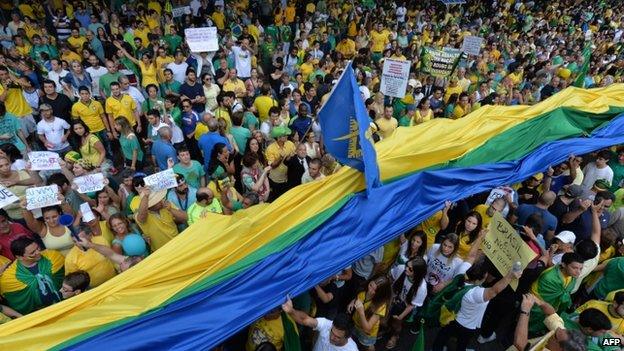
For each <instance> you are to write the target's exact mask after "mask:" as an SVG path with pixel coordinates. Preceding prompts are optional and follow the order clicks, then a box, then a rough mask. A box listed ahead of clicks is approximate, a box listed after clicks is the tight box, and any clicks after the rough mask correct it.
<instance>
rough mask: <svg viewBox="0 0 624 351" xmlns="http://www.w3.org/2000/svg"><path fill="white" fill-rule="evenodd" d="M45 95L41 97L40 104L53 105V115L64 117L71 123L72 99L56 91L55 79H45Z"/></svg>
mask: <svg viewBox="0 0 624 351" xmlns="http://www.w3.org/2000/svg"><path fill="white" fill-rule="evenodd" d="M43 92H44V93H45V95H44V96H42V97H41V101H40V104H48V105H50V106H52V115H54V116H55V117H58V118H62V119H64V120H65V121H67V123H71V108H72V104H73V103H72V101H71V100H70V99H69V98H68V97H67V95H65V94H59V93H57V92H56V83H55V82H54V81H53V80H49V79H46V80H44V81H43Z"/></svg>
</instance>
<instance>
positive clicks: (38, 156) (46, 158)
mask: <svg viewBox="0 0 624 351" xmlns="http://www.w3.org/2000/svg"><path fill="white" fill-rule="evenodd" d="M60 160H61V158H60V156H59V154H57V153H56V152H51V151H33V152H29V153H28V162H30V169H31V170H33V171H45V170H51V169H61V164H60Z"/></svg>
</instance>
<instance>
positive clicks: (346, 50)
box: [336, 37, 356, 59]
mask: <svg viewBox="0 0 624 351" xmlns="http://www.w3.org/2000/svg"><path fill="white" fill-rule="evenodd" d="M336 51H338V52H339V53H341V54H342V56H344V58H346V59H351V58H353V56H355V54H356V50H355V42H354V41H353V40H351V39H349V38H347V37H344V38H342V40H341V41H340V42H339V43H338V45H336Z"/></svg>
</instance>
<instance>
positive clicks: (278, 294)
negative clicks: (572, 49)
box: [70, 114, 624, 350]
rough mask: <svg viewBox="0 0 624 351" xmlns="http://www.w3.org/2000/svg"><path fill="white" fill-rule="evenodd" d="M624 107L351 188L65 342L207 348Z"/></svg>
mask: <svg viewBox="0 0 624 351" xmlns="http://www.w3.org/2000/svg"><path fill="white" fill-rule="evenodd" d="M622 116H624V114H622V115H619V116H618V117H616V118H615V119H614V120H613V121H612V122H610V123H609V124H607V125H606V126H604V127H602V128H600V129H597V130H595V131H594V132H593V133H592V135H591V136H590V138H573V139H568V140H562V141H555V142H549V143H546V144H544V145H542V146H541V147H539V148H538V149H536V150H535V151H533V152H532V153H531V154H529V155H527V156H526V157H524V158H522V159H521V160H517V161H513V162H501V163H496V164H487V165H480V166H476V167H470V168H462V169H445V170H433V171H424V172H420V173H416V174H413V175H411V176H408V177H405V178H402V179H400V180H398V181H396V182H393V183H390V184H387V185H384V186H383V187H381V188H377V189H373V190H372V191H371V192H370V193H369V196H368V198H367V197H366V196H365V195H364V193H360V194H356V196H354V197H353V198H352V199H351V200H350V201H349V202H348V203H347V204H346V205H345V206H344V207H343V208H342V209H341V210H340V211H339V212H337V213H336V214H335V215H334V216H333V217H332V218H330V219H329V220H328V221H327V222H326V223H324V224H323V225H322V226H321V227H320V228H318V229H317V230H315V231H314V232H312V233H311V234H310V235H308V236H306V237H305V238H304V239H303V240H301V241H299V242H297V243H296V244H294V245H293V246H291V247H289V248H288V249H286V250H284V251H282V252H279V253H276V254H273V255H270V256H268V257H267V258H265V259H264V260H263V261H261V262H259V263H258V264H257V265H255V266H254V267H252V268H250V269H249V270H247V271H245V272H244V273H242V274H240V275H238V276H236V277H234V278H232V279H230V280H228V281H225V282H223V283H221V284H219V285H216V286H214V287H212V288H210V289H207V290H205V291H202V292H200V293H197V294H195V295H191V296H189V297H186V298H184V299H182V300H179V301H176V302H173V303H171V304H169V305H167V306H164V307H162V308H159V309H157V310H154V311H152V312H151V313H148V314H145V315H143V316H141V317H139V318H137V319H135V320H132V321H130V322H129V323H127V324H125V325H123V326H120V327H116V328H114V329H111V330H108V331H106V332H103V333H101V334H99V335H96V336H94V337H91V338H90V339H86V340H83V341H81V342H79V343H77V344H76V345H73V346H72V347H70V349H73V350H93V349H97V348H98V347H101V346H102V345H106V346H107V347H109V348H111V349H114V350H138V349H143V350H145V349H153V350H165V349H176V350H197V349H202V350H204V349H210V348H212V347H214V346H217V345H219V344H220V343H221V342H223V341H224V340H226V339H227V338H228V337H229V336H231V335H232V334H234V333H236V332H237V331H239V330H240V329H242V328H244V327H245V326H246V325H248V324H250V323H252V322H253V321H254V320H256V319H258V318H259V317H261V316H262V315H263V314H264V313H266V312H267V311H269V310H270V309H272V308H275V307H276V306H278V305H279V304H281V303H282V302H283V301H284V297H285V295H286V294H290V295H291V296H296V295H298V294H300V293H302V292H304V291H306V290H308V289H310V288H311V287H313V286H314V285H315V284H317V283H319V282H321V281H322V280H323V279H326V278H327V277H329V276H331V275H333V274H335V273H336V272H338V271H340V270H341V269H342V268H344V267H346V266H348V265H349V264H351V263H352V262H353V261H355V260H356V259H357V258H359V257H361V256H363V255H364V254H366V253H368V252H370V251H372V250H374V249H375V248H377V247H379V246H380V245H382V244H384V243H386V242H388V241H390V240H392V239H393V238H395V237H396V236H397V235H399V234H400V233H402V232H405V231H406V230H408V229H410V228H412V227H414V226H415V225H416V224H417V223H420V222H421V221H423V220H424V219H426V218H427V217H429V216H430V215H432V214H433V213H434V212H435V211H437V210H439V209H440V208H441V206H442V205H443V203H444V201H445V200H452V201H456V200H459V199H461V198H464V197H467V196H469V195H472V194H476V193H479V192H482V191H485V190H488V189H490V188H493V187H496V186H499V185H503V184H512V183H516V182H519V181H521V180H523V179H526V178H528V177H530V176H531V175H533V174H535V173H537V172H541V171H543V170H544V169H545V168H547V167H548V166H549V165H554V164H557V163H560V162H563V161H564V160H566V159H567V158H568V157H569V155H570V154H571V153H575V154H584V153H588V152H591V151H595V150H598V149H601V148H604V147H608V146H611V145H616V144H620V143H624V118H622Z"/></svg>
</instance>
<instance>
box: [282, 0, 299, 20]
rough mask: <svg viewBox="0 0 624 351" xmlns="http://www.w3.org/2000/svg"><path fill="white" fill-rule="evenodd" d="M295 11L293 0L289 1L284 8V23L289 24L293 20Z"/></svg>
mask: <svg viewBox="0 0 624 351" xmlns="http://www.w3.org/2000/svg"><path fill="white" fill-rule="evenodd" d="M296 13H297V9H296V8H295V2H294V1H289V2H288V6H286V9H285V10H284V19H285V22H286V24H291V23H293V22H294V21H295V15H296Z"/></svg>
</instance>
